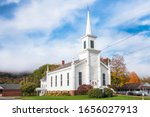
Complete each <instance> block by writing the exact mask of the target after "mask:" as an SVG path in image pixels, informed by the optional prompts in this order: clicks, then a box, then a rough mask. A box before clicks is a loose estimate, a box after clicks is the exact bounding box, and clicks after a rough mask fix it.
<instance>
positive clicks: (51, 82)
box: [51, 76, 53, 87]
mask: <svg viewBox="0 0 150 117" xmlns="http://www.w3.org/2000/svg"><path fill="white" fill-rule="evenodd" d="M52 86H53V77H52V76H51V87H52Z"/></svg>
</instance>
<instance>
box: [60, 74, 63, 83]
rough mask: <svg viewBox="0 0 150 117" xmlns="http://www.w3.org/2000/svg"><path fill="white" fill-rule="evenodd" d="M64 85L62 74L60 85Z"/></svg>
mask: <svg viewBox="0 0 150 117" xmlns="http://www.w3.org/2000/svg"><path fill="white" fill-rule="evenodd" d="M62 85H63V79H62V74H61V75H60V86H62Z"/></svg>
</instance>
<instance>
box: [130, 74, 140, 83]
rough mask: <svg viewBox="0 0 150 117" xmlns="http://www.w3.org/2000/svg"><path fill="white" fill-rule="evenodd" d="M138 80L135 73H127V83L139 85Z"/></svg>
mask: <svg viewBox="0 0 150 117" xmlns="http://www.w3.org/2000/svg"><path fill="white" fill-rule="evenodd" d="M140 82H141V81H140V78H139V77H138V75H137V74H136V73H135V72H131V73H129V81H128V83H140Z"/></svg>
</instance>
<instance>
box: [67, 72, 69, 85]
mask: <svg viewBox="0 0 150 117" xmlns="http://www.w3.org/2000/svg"><path fill="white" fill-rule="evenodd" d="M67 86H69V73H67Z"/></svg>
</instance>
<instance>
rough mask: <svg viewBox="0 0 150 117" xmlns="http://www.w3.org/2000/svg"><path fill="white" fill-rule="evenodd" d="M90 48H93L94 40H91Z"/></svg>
mask: <svg viewBox="0 0 150 117" xmlns="http://www.w3.org/2000/svg"><path fill="white" fill-rule="evenodd" d="M91 48H94V41H92V40H91Z"/></svg>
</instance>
